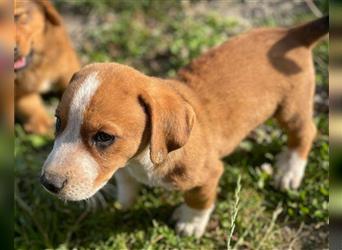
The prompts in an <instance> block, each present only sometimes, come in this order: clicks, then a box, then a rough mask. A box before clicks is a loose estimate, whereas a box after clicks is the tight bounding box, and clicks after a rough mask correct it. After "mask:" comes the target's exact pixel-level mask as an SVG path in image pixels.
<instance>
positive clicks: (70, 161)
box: [43, 73, 100, 195]
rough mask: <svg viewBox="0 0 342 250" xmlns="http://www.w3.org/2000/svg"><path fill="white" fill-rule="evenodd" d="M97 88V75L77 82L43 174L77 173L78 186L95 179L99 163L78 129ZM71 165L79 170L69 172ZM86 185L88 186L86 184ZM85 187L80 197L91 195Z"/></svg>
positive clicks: (70, 174)
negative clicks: (61, 128)
mask: <svg viewBox="0 0 342 250" xmlns="http://www.w3.org/2000/svg"><path fill="white" fill-rule="evenodd" d="M99 86H100V81H99V80H98V79H97V73H93V74H91V75H89V76H88V77H87V78H86V79H85V80H84V82H82V83H80V86H79V88H78V89H77V90H76V92H75V93H74V96H73V97H72V100H71V103H70V108H69V115H68V120H67V126H66V128H65V129H64V131H63V132H62V134H61V135H60V136H59V137H58V138H57V139H56V140H55V143H54V146H53V149H52V151H51V153H50V155H49V157H48V158H47V160H46V162H45V164H44V167H43V171H47V170H49V171H52V172H57V173H61V172H62V173H63V174H65V175H68V176H69V177H72V178H75V177H76V176H73V175H74V174H75V175H78V174H79V175H80V176H77V178H78V179H79V182H80V184H79V185H81V183H82V182H83V184H85V183H84V182H87V181H88V182H89V181H93V180H94V179H95V178H96V176H97V169H98V164H97V162H96V161H95V159H94V158H93V157H92V156H91V154H90V153H89V152H88V151H87V150H86V149H85V148H84V146H83V145H82V138H81V126H82V123H83V118H84V112H85V110H86V108H87V107H88V106H89V104H90V102H91V99H92V97H93V96H94V94H95V92H96V90H97V89H98V87H99ZM71 166H74V167H77V168H79V169H78V170H77V171H76V170H75V173H73V171H70V167H71ZM63 168H65V170H66V169H67V168H69V170H67V171H66V172H68V173H66V172H64V170H63ZM76 172H77V173H78V174H76ZM91 184H92V183H91ZM85 186H89V183H87V184H86V185H85ZM88 188H91V187H87V188H85V187H84V188H82V190H80V191H79V195H82V194H80V193H84V195H86V193H88V192H90V190H89V191H87V190H84V189H88Z"/></svg>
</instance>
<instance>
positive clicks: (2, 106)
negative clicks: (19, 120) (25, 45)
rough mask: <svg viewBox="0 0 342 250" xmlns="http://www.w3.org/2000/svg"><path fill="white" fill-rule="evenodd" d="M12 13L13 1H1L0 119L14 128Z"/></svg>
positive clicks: (13, 33)
mask: <svg viewBox="0 0 342 250" xmlns="http://www.w3.org/2000/svg"><path fill="white" fill-rule="evenodd" d="M12 13H13V4H12V1H10V0H3V1H0V120H1V123H3V124H5V125H6V126H7V128H10V129H12V128H13V121H14V119H13V117H14V105H13V101H14V100H13V99H14V98H13V97H14V93H13V92H14V84H13V82H14V72H13V48H14V35H15V27H14V23H13V15H12Z"/></svg>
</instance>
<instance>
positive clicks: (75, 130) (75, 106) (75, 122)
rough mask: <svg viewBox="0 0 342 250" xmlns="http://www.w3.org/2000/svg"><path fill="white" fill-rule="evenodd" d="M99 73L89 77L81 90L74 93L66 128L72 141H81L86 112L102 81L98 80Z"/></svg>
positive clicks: (82, 84)
mask: <svg viewBox="0 0 342 250" xmlns="http://www.w3.org/2000/svg"><path fill="white" fill-rule="evenodd" d="M96 76H97V73H93V74H91V75H89V76H88V77H87V78H86V79H85V81H84V82H83V83H81V86H80V87H79V89H78V90H77V91H76V92H75V93H74V96H73V98H72V100H71V104H70V109H69V116H68V123H67V127H66V128H65V133H69V136H71V137H72V138H69V139H72V140H77V139H80V138H81V137H80V130H81V125H82V123H83V116H84V111H85V110H86V108H87V107H88V106H89V103H90V101H91V99H92V97H93V96H94V94H95V92H96V90H97V88H98V87H99V85H100V81H99V80H98V79H97V78H96Z"/></svg>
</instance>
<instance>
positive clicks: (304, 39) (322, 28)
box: [289, 16, 329, 47]
mask: <svg viewBox="0 0 342 250" xmlns="http://www.w3.org/2000/svg"><path fill="white" fill-rule="evenodd" d="M328 32H329V16H324V17H321V18H319V19H316V20H314V21H311V22H308V23H305V24H302V25H300V26H296V27H294V28H291V29H290V30H289V34H290V35H292V36H294V37H295V38H296V39H297V40H299V41H300V42H301V43H302V44H303V45H304V46H306V47H312V46H314V45H315V43H316V42H317V41H318V40H319V39H320V38H321V37H323V36H324V35H326V34H327V33H328Z"/></svg>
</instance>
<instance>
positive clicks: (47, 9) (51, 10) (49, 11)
mask: <svg viewBox="0 0 342 250" xmlns="http://www.w3.org/2000/svg"><path fill="white" fill-rule="evenodd" d="M35 1H36V3H37V4H38V5H39V6H41V7H42V9H43V11H44V14H45V17H46V19H47V20H48V21H49V22H50V23H52V24H53V25H56V26H58V25H61V23H62V19H61V16H60V15H59V14H58V12H57V10H56V9H55V7H54V6H53V5H52V3H50V1H49V0H35Z"/></svg>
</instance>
